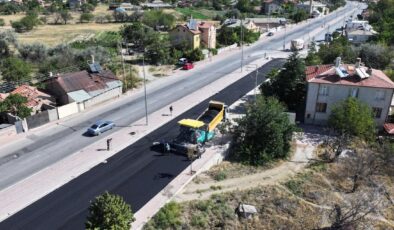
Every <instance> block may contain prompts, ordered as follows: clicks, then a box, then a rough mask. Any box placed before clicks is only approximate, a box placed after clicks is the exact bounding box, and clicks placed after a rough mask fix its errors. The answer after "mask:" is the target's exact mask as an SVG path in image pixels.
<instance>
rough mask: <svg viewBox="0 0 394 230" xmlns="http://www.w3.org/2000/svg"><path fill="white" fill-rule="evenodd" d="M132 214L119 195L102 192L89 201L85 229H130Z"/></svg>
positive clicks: (132, 219)
mask: <svg viewBox="0 0 394 230" xmlns="http://www.w3.org/2000/svg"><path fill="white" fill-rule="evenodd" d="M134 220H135V219H134V215H133V212H132V211H131V207H130V205H129V204H127V203H126V202H125V201H124V200H123V198H122V197H121V196H118V195H113V194H109V193H108V192H105V193H104V194H102V195H100V196H98V197H96V199H95V200H94V201H93V202H90V206H89V214H88V217H87V220H86V223H85V227H86V229H124V230H126V229H127V230H128V229H130V225H131V222H133V221H134Z"/></svg>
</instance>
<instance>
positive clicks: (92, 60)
mask: <svg viewBox="0 0 394 230" xmlns="http://www.w3.org/2000/svg"><path fill="white" fill-rule="evenodd" d="M91 57H92V64H94V55H91Z"/></svg>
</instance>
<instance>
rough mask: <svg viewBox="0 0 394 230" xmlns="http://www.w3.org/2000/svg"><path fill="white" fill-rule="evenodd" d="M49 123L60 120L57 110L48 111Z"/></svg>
mask: <svg viewBox="0 0 394 230" xmlns="http://www.w3.org/2000/svg"><path fill="white" fill-rule="evenodd" d="M47 112H48V118H49V121H56V120H58V119H59V114H58V113H57V109H56V108H55V109H51V110H47Z"/></svg>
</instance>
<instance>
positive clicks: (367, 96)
mask: <svg viewBox="0 0 394 230" xmlns="http://www.w3.org/2000/svg"><path fill="white" fill-rule="evenodd" d="M322 86H327V87H328V95H327V96H324V95H319V88H320V87H322ZM353 88H358V95H357V99H359V100H360V101H363V102H365V103H367V104H368V105H369V106H370V107H371V108H372V107H376V108H382V114H381V116H380V118H376V119H375V122H376V124H377V126H378V127H381V126H383V124H384V122H385V121H386V118H387V115H388V112H389V108H390V104H391V100H392V96H393V90H392V89H380V88H372V87H357V86H355V87H351V86H345V85H332V84H317V83H308V94H307V101H306V109H305V123H307V124H321V125H324V124H326V123H327V120H328V117H329V115H330V113H331V110H332V108H333V105H334V104H336V103H338V102H340V101H343V100H345V99H346V98H348V97H349V95H350V91H351V90H352V89H353ZM378 90H382V91H383V92H384V99H383V100H379V99H376V92H377V91H378ZM317 102H319V103H327V110H326V112H325V113H319V112H316V111H315V109H316V103H317Z"/></svg>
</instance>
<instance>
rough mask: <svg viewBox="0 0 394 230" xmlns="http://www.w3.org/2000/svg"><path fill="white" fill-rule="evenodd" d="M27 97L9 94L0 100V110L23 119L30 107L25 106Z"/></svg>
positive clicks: (28, 114)
mask: <svg viewBox="0 0 394 230" xmlns="http://www.w3.org/2000/svg"><path fill="white" fill-rule="evenodd" d="M26 103H27V98H26V97H24V96H21V95H19V94H11V95H9V96H8V97H6V99H4V101H2V102H0V112H6V113H11V114H12V115H15V116H18V117H19V118H21V119H23V118H26V117H28V116H30V114H31V112H32V109H31V108H29V107H27V106H26Z"/></svg>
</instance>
